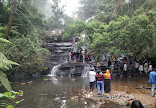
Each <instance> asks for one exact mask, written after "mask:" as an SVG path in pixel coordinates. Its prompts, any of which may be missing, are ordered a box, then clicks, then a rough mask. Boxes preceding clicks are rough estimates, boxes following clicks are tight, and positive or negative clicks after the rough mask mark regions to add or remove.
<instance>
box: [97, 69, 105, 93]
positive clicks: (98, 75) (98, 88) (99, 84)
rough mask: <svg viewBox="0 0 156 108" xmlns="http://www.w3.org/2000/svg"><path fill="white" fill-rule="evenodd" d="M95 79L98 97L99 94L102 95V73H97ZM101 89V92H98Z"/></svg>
mask: <svg viewBox="0 0 156 108" xmlns="http://www.w3.org/2000/svg"><path fill="white" fill-rule="evenodd" d="M95 78H96V83H97V91H98V95H100V94H101V93H102V94H104V83H103V80H104V75H103V73H102V72H98V74H97V75H96V76H95ZM100 88H101V90H100Z"/></svg>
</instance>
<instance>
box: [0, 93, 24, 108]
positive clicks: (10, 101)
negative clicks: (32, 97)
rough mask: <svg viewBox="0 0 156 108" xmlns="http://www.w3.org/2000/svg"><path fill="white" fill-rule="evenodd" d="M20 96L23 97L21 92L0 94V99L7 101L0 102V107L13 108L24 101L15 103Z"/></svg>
mask: <svg viewBox="0 0 156 108" xmlns="http://www.w3.org/2000/svg"><path fill="white" fill-rule="evenodd" d="M21 96H23V91H21V90H20V91H19V92H15V91H11V92H5V93H0V99H5V100H7V102H5V101H4V102H3V101H2V102H1V103H0V106H3V107H6V108H15V106H16V105H17V104H19V103H21V102H22V101H24V99H21V100H18V101H17V98H19V97H21Z"/></svg>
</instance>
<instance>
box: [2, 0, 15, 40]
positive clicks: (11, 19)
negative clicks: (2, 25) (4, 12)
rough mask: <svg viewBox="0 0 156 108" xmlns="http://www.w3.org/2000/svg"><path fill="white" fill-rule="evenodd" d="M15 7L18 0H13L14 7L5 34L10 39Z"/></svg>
mask: <svg viewBox="0 0 156 108" xmlns="http://www.w3.org/2000/svg"><path fill="white" fill-rule="evenodd" d="M15 7H16V0H13V1H12V9H11V13H10V17H9V22H8V25H7V29H6V31H5V36H4V38H5V39H8V34H9V32H10V29H11V26H12V21H13V16H14V11H15Z"/></svg>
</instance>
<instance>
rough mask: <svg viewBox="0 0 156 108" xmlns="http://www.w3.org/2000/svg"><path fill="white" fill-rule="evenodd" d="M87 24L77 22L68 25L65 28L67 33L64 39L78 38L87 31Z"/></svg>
mask: <svg viewBox="0 0 156 108" xmlns="http://www.w3.org/2000/svg"><path fill="white" fill-rule="evenodd" d="M86 28H87V27H86V24H85V22H83V21H75V22H74V23H72V24H70V25H68V26H67V27H66V28H65V32H64V34H63V39H64V40H65V39H68V38H70V37H73V36H76V35H78V34H80V33H82V32H83V31H84V30H85V29H86Z"/></svg>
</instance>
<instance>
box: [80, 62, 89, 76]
mask: <svg viewBox="0 0 156 108" xmlns="http://www.w3.org/2000/svg"><path fill="white" fill-rule="evenodd" d="M89 69H90V67H89V66H88V65H86V66H85V67H84V70H83V73H82V74H81V77H87V76H88V72H89Z"/></svg>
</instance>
